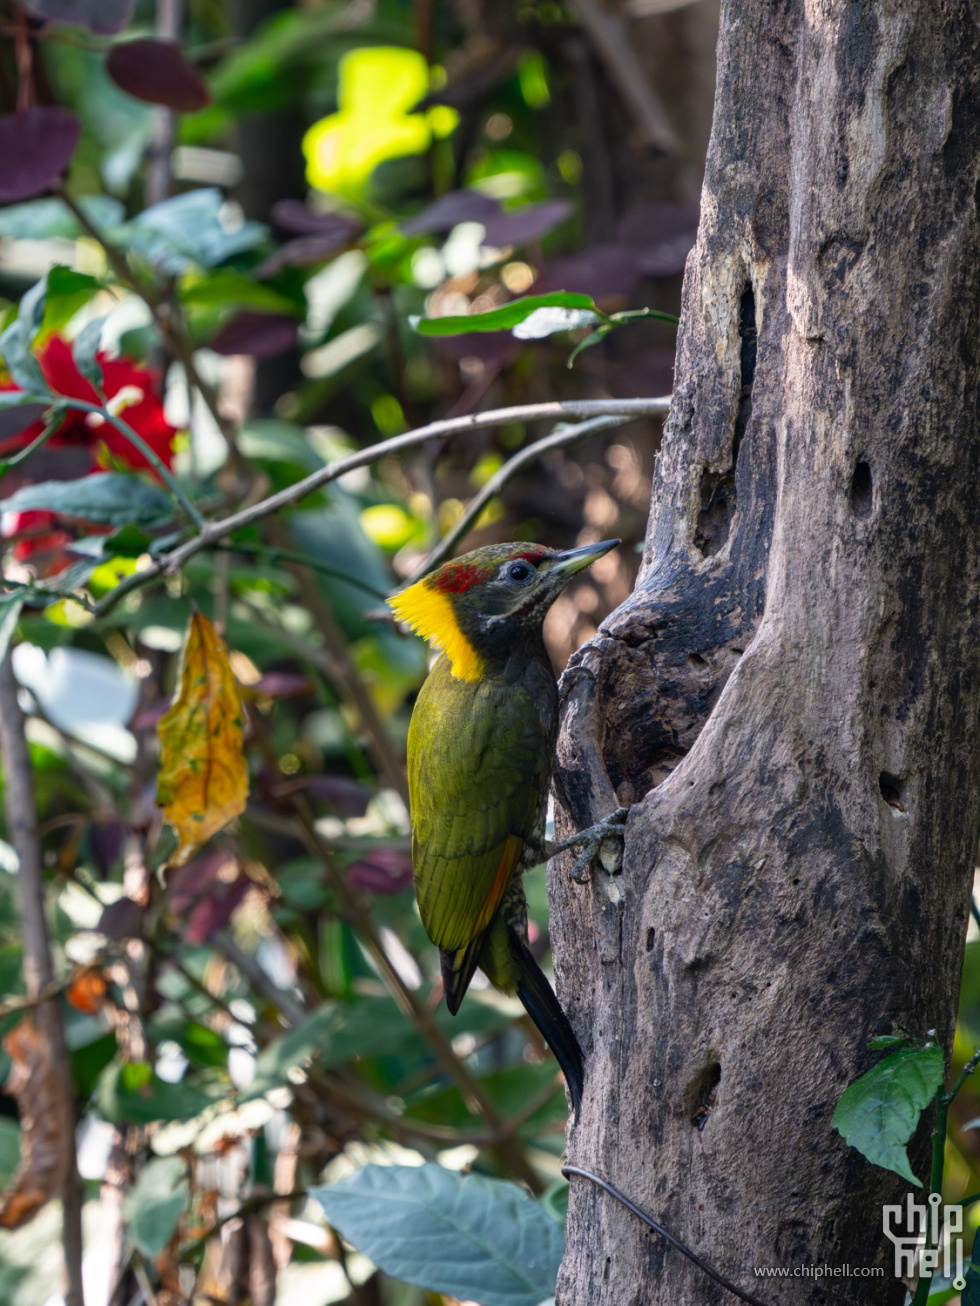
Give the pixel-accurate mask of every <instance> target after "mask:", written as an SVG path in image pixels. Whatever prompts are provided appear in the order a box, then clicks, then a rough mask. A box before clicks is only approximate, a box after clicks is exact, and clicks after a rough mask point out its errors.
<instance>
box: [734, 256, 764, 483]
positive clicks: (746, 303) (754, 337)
mask: <svg viewBox="0 0 980 1306" xmlns="http://www.w3.org/2000/svg"><path fill="white" fill-rule="evenodd" d="M738 334H739V338H740V340H741V342H742V343H741V349H740V351H739V359H738V361H739V380H740V388H739V396H738V413H737V414H736V417H735V434H734V437H733V439H732V472H733V473H734V471H735V463H736V461H737V460H738V451H739V447H740V446H741V443H742V437H743V436H744V434H745V428H746V427H747V426H748V424H749V418H750V417H751V416H752V384H753V382H754V381H755V360H756V353H757V345H758V332H757V331H756V326H755V294H754V292H753V290H752V283H751V281H749V282H747V283H746V286H745V289H744V290H743V291H742V298H741V300H740V301H739V305H738Z"/></svg>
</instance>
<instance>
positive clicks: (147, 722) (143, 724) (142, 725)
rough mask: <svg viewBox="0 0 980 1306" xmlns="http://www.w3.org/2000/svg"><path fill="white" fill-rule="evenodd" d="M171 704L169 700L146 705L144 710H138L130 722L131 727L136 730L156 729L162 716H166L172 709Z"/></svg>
mask: <svg viewBox="0 0 980 1306" xmlns="http://www.w3.org/2000/svg"><path fill="white" fill-rule="evenodd" d="M170 707H171V704H170V703H169V702H168V701H164V702H162V703H154V704H153V705H152V706H151V707H145V708H143V709H142V711H140V712H137V714H136V716H135V717H133V720H132V721H131V722H130V729H131V730H134V731H140V730H155V729H156V728H157V726H158V725H159V724H160V718H161V717H163V716H166V714H167V713H168V712H169V711H170Z"/></svg>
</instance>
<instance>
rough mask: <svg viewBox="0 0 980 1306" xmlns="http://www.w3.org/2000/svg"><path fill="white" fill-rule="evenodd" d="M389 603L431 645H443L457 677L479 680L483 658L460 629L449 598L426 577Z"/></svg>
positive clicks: (402, 619) (440, 646) (393, 610)
mask: <svg viewBox="0 0 980 1306" xmlns="http://www.w3.org/2000/svg"><path fill="white" fill-rule="evenodd" d="M388 607H389V608H391V610H392V612H394V614H395V616H396V617H397V618H398V620H399V621H404V623H405V625H406V626H411V628H412V630H414V631H417V632H418V634H420V635H421V636H422V638H423V639H427V640H428V641H429V643H430V644H431V645H432V646H433V648H438V649H442V651H443V653H445V655H446V657H447V658H448V659H449V669H450V671H452V673H453V675H454V676H455V677H456V679H457V680H479V679H480V677H481V676H482V675H483V658H481V657H480V655H479V653H478V652H477V651H476V649H475V648H474V647H473V645H472V644H471V643H470V641H469V640H468V639H467V638H466V636H465V635H464V634H463V632H462V631H461V630H460V628H459V623H458V622H457V620H456V613H455V612H454V611H453V604H452V599H450V597H449V595H448V594H445V593H444V592H443V591H442V590H439V589H436V588H435V586H434V585H430V584H429V582H428V578H426V579H425V580H420V581H418V582H417V583H416V584H415V585H411V586H410V587H409V588H408V589H407V590H402V592H401V593H400V594H396V595H394V597H393V598H390V599H389V600H388Z"/></svg>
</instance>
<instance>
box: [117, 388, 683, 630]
mask: <svg viewBox="0 0 980 1306" xmlns="http://www.w3.org/2000/svg"><path fill="white" fill-rule="evenodd" d="M669 409H670V397H669V396H667V397H665V398H659V399H573V400H568V401H565V402H558V401H554V402H552V403H545V404H518V405H516V406H515V407H513V408H497V409H491V410H490V411H489V412H486V413H472V414H470V415H469V416H467V417H458V418H452V419H446V420H443V421H440V422H430V423H429V425H428V426H421V427H419V429H418V430H416V431H407V432H406V433H405V434H404V435H396V436H393V437H392V438H391V439H390V440H382V441H380V442H379V443H378V444H374V445H371V446H370V448H368V449H360V450H358V452H357V453H352V454H348V455H347V457H346V458H336V459H334V461H333V462H330V463H328V464H327V465H326V466H325V467H321V468H319V469H318V470H317V471H315V472H312V473H311V474H310V475H309V476H306V477H304V478H303V480H301V481H297V482H296V484H295V485H290V486H287V487H286V489H284V490H280V491H279V492H278V493H277V494H271V495H269V496H268V498H265V499H262V500H261V501H260V502H259V503H255V504H251V505H250V506H248V507H246V508H242V509H241V510H240V511H238V512H234V513H231V514H230V515H229V516H227V517H224V518H222V519H221V520H219V521H212V522H207V523H206V524H205V525H204V526H203V527H202V528H201V530H200V532H199V534H198V535H196V536H195V537H194V538H193V539H191V540H187V541H186V542H185V543H184V544H181V545H179V546H178V547H177V548H176V549H172V550H170V552H169V553H164V554H161V556H160V557H159V558H157V559H156V560H155V561H154V562H152V563H151V564H150V565H149V566H148V567H145V568H144V569H143V570H142V571H138V572H135V573H134V574H133V575H132V576H127V577H126V579H125V580H123V581H120V583H119V584H118V585H117V586H116V587H115V589H113V590H110V591H109V593H108V594H107V595H106V596H105V598H104V599H101V600H100V601H99V602H98V603H97V604H96V605H95V612H96V616H99V617H103V616H105V615H106V613H107V612H110V611H111V610H112V609H113V608H114V607H115V606H116V604H117V603H118V602H119V600H120V599H122V598H124V597H125V596H126V595H127V594H131V593H132V592H133V590H137V589H142V588H143V586H145V585H149V584H150V583H151V582H152V581H154V580H155V579H156V578H157V577H158V576H163V575H165V574H168V573H172V572H174V571H176V570H177V569H178V568H180V567H182V566H183V564H184V563H185V562H187V561H188V559H189V558H193V557H194V555H195V554H197V553H200V552H201V551H202V550H204V549H208V548H211V547H213V545H214V544H215V543H216V542H217V541H218V540H221V539H224V538H225V537H226V536H227V535H230V534H231V533H232V532H233V531H237V530H240V529H241V528H242V527H243V526H250V525H251V524H252V522H255V521H261V520H262V519H263V518H264V517H269V516H271V515H272V514H273V513H276V512H278V511H279V510H280V509H281V508H288V507H290V506H291V505H292V504H294V503H299V502H300V501H301V500H302V499H305V498H306V497H307V495H309V494H312V493H313V491H314V490H318V489H319V488H320V487H321V486H323V485H328V484H329V483H330V482H331V481H336V480H338V479H339V478H340V477H341V476H343V475H345V473H347V472H352V471H354V470H355V469H356V468H358V467H367V466H369V465H370V464H371V463H375V462H378V461H379V460H380V459H381V458H384V457H386V456H387V455H388V454H392V453H401V452H402V451H403V450H405V449H413V448H415V447H416V446H417V445H420V444H425V443H426V442H427V441H428V440H436V439H440V438H442V437H445V436H449V435H461V434H463V433H465V432H467V431H481V430H486V428H487V427H493V426H503V425H506V424H509V423H512V422H535V421H547V420H549V419H550V420H561V419H563V418H565V419H568V418H587V417H599V416H603V415H608V416H620V417H662V416H664V415H665V414H666V413H667V412H668V411H669Z"/></svg>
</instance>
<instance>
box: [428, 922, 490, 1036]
mask: <svg viewBox="0 0 980 1306" xmlns="http://www.w3.org/2000/svg"><path fill="white" fill-rule="evenodd" d="M484 937H485V932H484V934H481V935H480V936H479V937H478V938H476V939H474V940H473V942H472V943H470V944H468V945H467V946H466V947H465V948H457V949H455V950H454V951H452V952H445V951H443V950H442V949H441V948H440V950H439V957H440V960H441V961H442V987H443V991H444V992H445V995H446V1006H447V1007H448V1008H449V1014H450V1015H451V1016H455V1015H456V1012H457V1011H459V1004H460V1003H461V1002H462V1001H463V998H464V997H465V996H466V990H467V989H468V988H469V987H470V980H471V979H472V978H473V974H474V972H475V970H476V968H477V966H478V965H479V962H480V950H481V949H482V947H483V940H484Z"/></svg>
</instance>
